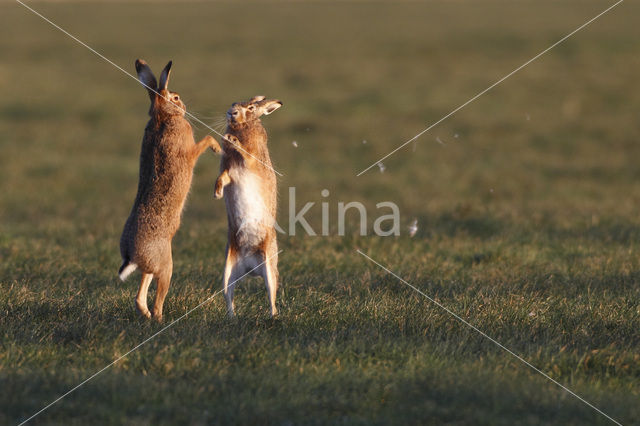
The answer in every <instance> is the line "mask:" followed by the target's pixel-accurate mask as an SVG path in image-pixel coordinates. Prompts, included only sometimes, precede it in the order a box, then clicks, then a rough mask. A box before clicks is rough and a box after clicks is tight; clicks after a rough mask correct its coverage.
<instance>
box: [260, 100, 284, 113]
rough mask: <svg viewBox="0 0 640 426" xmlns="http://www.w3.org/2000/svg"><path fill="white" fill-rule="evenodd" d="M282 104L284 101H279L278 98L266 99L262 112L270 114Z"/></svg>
mask: <svg viewBox="0 0 640 426" xmlns="http://www.w3.org/2000/svg"><path fill="white" fill-rule="evenodd" d="M281 106H282V102H280V101H277V100H269V101H264V104H263V106H262V113H263V114H264V115H269V114H271V113H272V112H273V111H275V110H277V109H278V108H280V107H281Z"/></svg>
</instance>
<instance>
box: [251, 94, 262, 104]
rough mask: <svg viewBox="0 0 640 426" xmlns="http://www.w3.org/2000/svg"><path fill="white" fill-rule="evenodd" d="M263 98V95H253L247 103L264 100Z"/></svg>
mask: <svg viewBox="0 0 640 426" xmlns="http://www.w3.org/2000/svg"><path fill="white" fill-rule="evenodd" d="M264 99H265V97H264V96H254V97H253V98H251V99H249V103H250V104H254V103H256V102H260V101H264Z"/></svg>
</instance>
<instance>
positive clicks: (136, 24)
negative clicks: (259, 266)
mask: <svg viewBox="0 0 640 426" xmlns="http://www.w3.org/2000/svg"><path fill="white" fill-rule="evenodd" d="M33 5H34V7H36V8H37V9H38V10H40V11H41V12H42V13H43V14H45V15H46V16H48V17H50V18H51V19H52V20H53V21H55V22H56V23H58V24H59V25H61V26H62V27H63V28H65V29H68V30H69V31H70V32H71V33H73V34H76V35H77V36H78V37H79V38H81V39H82V40H83V41H85V42H87V43H88V44H89V45H91V46H93V47H95V48H96V49H97V50H99V51H100V52H102V53H103V54H104V55H106V56H107V57H109V58H111V59H112V60H114V61H115V62H116V63H118V64H120V65H122V66H123V67H124V68H125V69H126V70H127V71H129V72H132V73H133V72H134V67H133V61H134V59H135V58H137V57H143V58H144V59H146V60H147V61H148V62H149V63H150V65H151V67H152V68H153V69H154V70H155V71H156V72H158V71H159V70H160V69H161V67H162V66H164V64H165V63H166V61H167V60H169V59H173V61H174V69H173V74H172V80H171V87H172V88H173V89H174V90H176V91H178V92H180V94H181V95H182V97H183V99H185V100H186V103H187V107H188V109H189V110H190V111H191V112H193V113H194V114H196V115H197V116H198V117H203V120H204V121H205V122H207V123H212V124H213V123H216V122H217V121H218V120H219V119H220V118H221V117H222V115H223V113H224V111H225V110H226V108H227V107H228V105H229V104H230V103H231V102H233V101H238V100H242V99H246V98H249V97H251V96H254V95H256V94H265V95H267V96H270V97H277V98H279V99H281V100H282V101H283V102H284V107H283V108H282V109H281V110H279V111H278V112H277V113H276V114H274V115H272V116H269V117H266V118H265V120H264V123H265V125H266V127H267V128H268V130H269V133H270V149H271V153H272V158H273V161H274V164H275V166H276V168H277V169H278V170H280V171H282V172H283V173H284V174H285V176H284V177H283V178H281V179H280V180H279V185H280V194H281V197H280V198H281V206H280V207H281V208H280V215H279V221H280V223H281V224H286V217H287V188H288V187H289V186H295V187H296V188H297V203H298V204H299V205H301V204H304V203H305V202H307V201H314V202H316V206H315V207H314V209H312V212H311V213H310V214H309V215H307V217H308V218H309V219H310V222H311V223H312V224H313V225H314V227H315V228H316V230H318V231H319V230H320V225H319V224H320V207H319V203H320V202H322V201H328V202H329V203H330V207H331V212H332V213H331V218H332V219H331V220H332V223H331V229H332V235H331V236H330V237H306V236H304V235H300V234H301V233H302V230H301V229H298V235H297V236H295V237H289V236H281V237H280V246H281V248H282V249H283V250H284V251H283V253H282V254H281V261H280V273H281V276H282V288H281V291H280V293H279V298H278V305H279V309H280V312H281V315H280V317H279V318H278V319H276V320H271V319H269V317H268V308H267V302H266V297H265V290H264V288H263V284H262V283H261V282H260V281H259V280H255V279H252V280H247V281H244V282H243V283H242V284H241V285H240V286H239V287H238V289H237V291H236V305H237V319H236V320H234V321H229V320H227V319H226V318H225V306H224V301H223V298H222V297H221V296H220V295H218V296H216V297H214V298H213V300H211V302H210V303H208V304H207V305H205V306H204V307H202V308H200V309H199V310H197V311H196V312H194V313H193V314H191V315H190V316H188V317H187V318H185V319H184V320H182V321H181V322H179V323H177V324H176V325H175V326H173V327H172V328H171V329H169V330H167V331H166V332H164V333H163V334H161V335H160V336H158V337H157V338H155V339H153V340H152V341H150V342H149V343H148V344H146V345H145V346H142V347H141V348H140V349H139V350H137V351H135V352H134V353H132V354H131V355H129V356H128V357H126V358H125V359H123V360H122V361H121V362H119V363H117V364H116V365H115V366H113V367H112V368H111V369H109V370H107V371H105V372H104V373H103V374H101V375H100V376H98V377H96V378H95V379H93V380H92V381H90V382H89V383H88V384H86V385H85V386H83V387H81V388H80V389H78V390H77V391H76V392H74V393H72V394H71V395H69V396H68V397H66V398H65V399H63V400H62V401H60V402H59V403H57V404H56V405H54V406H53V407H51V408H50V409H49V410H47V411H46V412H44V413H43V414H41V415H40V416H39V417H37V418H36V419H35V420H34V421H33V423H34V424H78V425H80V424H82V425H84V424H89V423H93V424H136V425H138V424H143V425H144V424H209V423H219V424H227V423H234V424H252V423H260V424H327V423H331V424H335V423H338V424H389V423H396V424H406V423H409V424H443V423H449V424H505V425H511V424H532V425H537V424H559V425H567V424H575V425H583V424H607V423H609V422H608V420H607V419H606V418H605V417H603V416H601V415H600V414H598V413H597V412H595V411H594V410H593V409H591V408H589V407H588V406H587V405H585V404H583V403H582V402H580V401H579V400H577V399H576V398H574V397H572V396H571V395H569V394H567V393H566V392H564V391H562V390H561V389H560V388H559V387H557V386H556V385H554V384H553V383H551V382H550V381H548V380H547V379H545V378H544V377H542V376H541V375H540V374H538V373H536V372H534V371H533V370H531V369H529V368H528V367H526V366H525V365H523V364H522V363H520V362H519V361H517V360H516V359H515V358H513V357H511V356H510V355H508V354H507V353H506V352H504V351H502V350H501V349H499V348H498V347H496V346H495V345H494V344H492V343H491V342H489V341H488V340H486V339H484V338H483V337H481V336H480V335H479V334H477V333H476V332H474V331H473V330H471V329H469V328H468V327H466V326H464V325H462V324H461V323H459V322H458V321H456V320H455V319H454V318H453V317H451V316H450V315H449V314H447V313H446V312H444V311H443V310H441V309H440V308H438V307H436V306H435V305H433V304H431V303H430V302H429V301H428V300H426V299H425V298H423V297H422V296H420V295H418V294H417V293H415V292H413V291H412V290H410V289H409V288H407V287H406V286H404V285H403V284H402V283H401V282H399V281H398V280H396V279H394V278H393V277H391V276H390V275H388V274H386V273H385V272H384V271H383V270H381V269H380V268H378V267H376V266H375V265H373V264H372V263H370V262H368V261H367V260H366V259H365V258H363V257H362V256H360V255H359V254H357V252H356V249H360V250H363V251H364V252H365V253H367V254H369V255H370V256H372V257H373V258H374V259H376V260H378V261H380V262H381V263H383V264H385V265H387V266H388V267H389V268H390V269H392V270H393V271H395V272H396V273H398V274H399V275H400V276H402V277H403V278H405V279H406V280H408V281H409V282H411V283H412V284H413V285H415V286H416V287H418V288H420V289H421V290H422V291H424V292H425V293H426V294H428V295H430V297H433V298H435V299H436V300H438V302H439V303H442V304H443V305H445V306H447V307H448V308H449V309H451V310H452V311H454V312H456V313H457V314H459V315H460V316H461V317H463V318H465V319H466V320H467V321H469V322H470V323H472V324H474V325H475V326H476V327H478V328H479V329H481V330H483V331H485V332H486V333H487V334H489V335H490V336H492V337H493V338H495V339H496V340H497V341H499V342H501V343H502V344H504V345H505V346H506V347H508V348H510V349H512V350H513V351H515V352H516V353H518V354H520V355H521V356H522V357H523V358H524V359H526V360H527V361H529V362H531V363H532V364H533V365H535V366H537V367H538V368H540V369H541V370H542V371H544V372H545V373H546V374H548V375H550V376H551V377H553V378H554V379H555V380H558V381H559V382H561V383H563V384H565V385H566V386H568V387H569V388H571V389H572V390H573V391H575V392H576V393H577V394H579V395H580V396H582V397H583V398H585V399H586V400H588V401H589V402H591V403H593V404H594V405H595V406H597V407H599V408H600V409H602V410H603V411H604V412H606V413H607V414H608V415H610V416H612V417H613V418H615V419H616V420H618V421H620V422H622V423H623V424H634V423H635V424H638V423H640V404H639V403H638V402H639V400H640V308H639V301H640V256H639V254H640V218H639V216H638V213H637V212H638V206H640V183H639V182H640V179H639V178H640V172H639V170H640V167H639V165H638V158H640V143H639V142H640V120H638V111H640V84H639V83H638V72H637V70H638V69H639V65H640V59H639V56H638V51H639V48H640V41H639V40H638V37H637V22H636V21H637V19H636V17H637V16H638V12H640V10H639V7H638V5H636V4H634V3H632V2H624V3H623V4H621V5H620V6H618V7H617V8H616V9H614V10H613V11H611V12H610V13H609V14H608V15H605V16H604V17H602V18H601V19H600V20H598V21H596V22H594V23H593V24H592V25H590V26H589V27H587V28H586V29H585V30H583V31H582V32H580V33H578V34H577V35H575V36H574V37H573V38H571V39H570V40H568V41H567V42H566V43H565V44H563V45H561V46H559V47H558V48H556V49H554V50H553V51H551V52H549V53H548V54H547V55H545V56H543V57H542V58H540V59H539V60H537V61H536V62H534V63H532V64H531V65H530V66H528V67H527V68H525V69H524V70H522V71H521V72H519V73H518V74H516V75H514V76H512V77H511V78H510V79H508V80H507V81H505V82H504V83H502V84H501V85H500V86H498V87H496V88H495V89H494V90H492V91H491V92H489V93H487V94H486V95H485V96H483V97H481V98H480V99H478V100H477V101H475V102H474V103H473V104H471V105H469V106H468V107H466V108H465V109H463V110H461V111H460V112H458V113H457V114H455V115H454V116H452V117H451V118H449V119H448V120H446V121H445V122H443V123H442V124H440V125H439V126H437V127H436V128H434V129H433V130H432V131H430V132H428V133H426V134H425V135H423V136H422V137H421V138H420V139H419V141H418V142H417V143H416V144H415V145H413V144H412V145H410V146H408V147H407V148H405V149H404V150H402V151H401V152H398V153H397V154H395V155H394V156H393V157H391V158H389V159H388V160H386V161H385V165H386V171H385V172H384V173H380V172H379V171H378V170H377V167H376V168H375V169H372V170H371V171H370V172H368V173H367V174H365V175H363V176H360V177H355V175H356V173H358V172H359V171H360V170H362V169H364V168H365V167H367V166H368V165H369V164H371V163H373V162H374V161H376V160H377V159H378V158H379V157H381V156H382V155H384V154H386V153H387V152H388V151H390V150H391V149H393V148H395V147H396V146H398V145H400V144H401V143H402V142H404V141H405V140H407V139H408V138H410V137H412V136H413V135H415V134H416V133H417V132H419V131H421V130H422V129H424V128H426V127H427V126H428V125H430V124H431V123H433V122H435V121H436V120H438V119H439V118H441V117H442V116H444V115H445V114H447V113H448V112H449V111H451V110H453V109H454V108H455V107H457V106H458V105H460V104H462V103H463V102H465V101H466V100H468V99H469V98H471V97H472V96H474V95H475V94H476V93H478V92H480V91H481V90H483V89H484V88H486V87H487V86H489V85H490V84H492V83H493V82H495V81H496V80H498V79H499V78H501V77H502V76H504V75H506V74H507V73H508V72H510V71H511V70H513V69H514V68H516V67H517V66H519V65H520V64H522V63H524V62H525V61H526V60H528V59H530V58H531V57H533V56H534V55H535V54H537V53H538V52H540V51H542V50H543V49H545V48H546V47H548V46H549V45H551V44H552V43H553V42H555V41H556V40H558V39H560V38H561V37H562V36H564V35H565V34H567V33H569V32H570V31H571V30H573V29H574V28H576V27H578V26H579V25H581V24H582V23H584V22H585V21H587V20H588V19H590V18H591V17H593V16H595V15H596V14H597V13H599V12H600V11H601V10H603V9H605V8H606V7H607V5H608V3H604V2H597V1H591V2H579V3H578V2H551V1H543V2H532V1H531V2H530V1H523V2H515V3H512V2H504V1H483V2H472V1H461V2H440V1H435V2H429V3H425V4H422V3H411V2H407V3H404V2H402V3H398V4H396V3H391V2H389V3H386V2H362V3H361V2H357V3H350V2H336V3H329V4H325V3H315V2H312V3H296V2H283V3H247V2H243V3H242V4H235V3H231V2H229V3H227V2H221V3H213V4H206V3H176V4H170V3H158V4H148V3H140V4H133V5H131V4H126V3H120V2H117V3H89V4H67V3H61V4H58V3H41V4H40V3H33ZM578 6H579V7H578ZM0 13H1V14H2V16H3V18H4V20H3V21H4V28H6V29H9V31H10V32H9V35H8V36H7V37H2V38H0V57H2V58H3V60H2V63H1V64H0V87H2V95H3V96H2V97H0V118H1V119H0V336H1V338H0V389H2V391H1V392H0V423H2V424H16V423H18V422H19V421H20V420H22V419H25V418H26V417H28V416H30V415H31V414H33V413H35V412H36V411H38V410H40V409H41V408H42V407H44V406H45V405H46V404H48V403H49V402H51V401H53V400H54V399H55V398H57V397H58V396H60V395H61V394H63V393H64V392H66V391H68V390H69V389H71V388H72V387H74V386H75V385H77V384H78V383H80V382H81V381H82V380H84V379H85V378H87V377H89V376H90V375H91V374H93V373H94V372H96V371H98V370H99V369H101V368H102V367H104V366H105V365H107V364H108V363H110V362H111V361H112V360H114V359H116V358H117V357H119V356H121V355H123V354H125V353H126V352H127V351H129V350H130V349H131V348H133V347H134V346H135V345H137V344H138V343H139V342H141V341H143V340H144V339H146V338H147V337H149V336H151V335H152V334H153V333H155V332H156V331H158V330H160V328H161V326H160V325H157V324H154V323H149V322H147V321H145V320H143V319H142V318H141V317H140V316H139V315H138V314H137V313H136V312H135V309H134V297H135V292H136V290H137V285H138V283H137V280H138V275H134V279H131V280H130V281H129V282H127V283H125V284H122V283H120V282H119V281H118V280H117V277H116V271H117V268H118V267H119V265H120V258H119V250H118V241H119V236H120V232H121V229H122V226H123V224H124V221H125V219H126V217H127V215H128V212H129V209H130V207H131V203H132V202H133V198H134V196H135V191H136V185H137V173H138V170H137V168H138V153H139V146H140V140H141V136H142V132H143V128H144V125H145V122H146V111H147V107H148V105H147V102H148V101H147V95H146V93H145V91H144V90H143V88H141V87H140V86H139V84H137V83H136V82H135V81H133V80H132V79H130V78H129V77H127V76H125V75H124V74H122V73H121V72H119V71H117V70H116V69H114V68H113V67H111V66H110V65H109V64H107V63H105V62H104V61H101V60H99V59H98V58H96V57H95V56H94V55H93V54H91V53H90V52H89V51H87V50H86V49H84V48H82V47H81V46H79V45H78V44H76V43H75V42H73V41H72V40H70V39H68V38H66V37H65V36H64V35H62V34H61V33H59V32H57V31H56V30H54V29H53V28H52V27H50V26H49V25H48V24H46V23H45V22H43V21H42V20H40V19H39V18H37V17H35V16H34V15H32V14H30V13H29V12H28V11H27V10H26V9H24V8H22V7H21V6H19V5H18V4H15V3H11V2H7V3H2V4H0ZM194 127H195V133H196V136H197V137H201V136H203V135H204V134H206V129H205V127H204V126H202V125H201V124H197V123H194ZM218 129H219V130H221V129H220V128H218ZM455 135H457V137H455ZM436 138H439V139H440V140H441V141H442V142H444V145H442V144H440V143H438V142H437V141H436ZM293 140H296V141H297V142H298V145H299V146H298V148H295V147H293V146H292V143H291V142H292V141H293ZM363 140H366V141H367V143H366V144H363V143H362V141H363ZM217 169H218V158H216V157H214V156H212V155H205V156H203V157H202V158H201V160H200V162H199V163H198V166H197V168H196V173H195V178H194V185H193V188H192V191H191V195H190V198H189V201H188V206H187V210H186V211H185V213H184V217H183V225H182V228H181V230H180V231H179V233H178V234H177V236H176V238H175V240H174V262H175V266H174V277H173V284H172V287H171V290H170V292H169V296H168V298H167V302H166V303H165V324H168V323H169V322H170V321H172V320H175V319H177V318H179V317H180V316H181V315H183V314H184V313H185V312H187V311H188V310H189V309H191V308H193V307H195V306H197V305H198V304H199V303H201V302H203V301H205V300H206V299H207V298H209V297H210V296H211V295H212V294H213V293H214V292H216V291H218V290H219V288H220V282H221V273H222V268H223V255H224V254H223V253H224V245H225V235H226V216H225V212H224V203H222V202H219V201H215V200H213V198H212V191H213V182H214V179H215V176H216V172H217ZM325 188H326V189H329V190H330V191H331V195H330V197H328V198H327V199H323V198H322V197H321V195H320V191H321V190H322V189H325ZM354 200H359V201H362V202H363V203H365V204H366V205H367V206H368V207H369V213H370V215H373V218H370V221H369V223H370V225H371V224H372V223H373V219H374V218H375V217H377V215H378V213H377V211H376V209H375V204H376V203H377V202H380V201H385V200H391V201H394V202H395V203H397V204H398V206H399V207H400V209H401V213H402V233H403V235H402V236H400V237H397V238H379V237H375V236H370V237H361V236H358V235H356V234H357V231H358V228H357V223H354V222H352V223H351V224H350V226H349V228H348V235H347V236H346V237H344V238H341V237H338V236H337V224H336V223H335V219H336V218H337V203H338V202H339V201H344V202H348V201H354ZM414 218H417V219H418V223H419V227H420V228H419V231H418V233H417V234H416V236H415V237H413V238H410V237H409V236H408V235H407V232H406V227H407V226H408V225H409V223H411V221H412V220H413V219H414ZM352 219H354V218H352Z"/></svg>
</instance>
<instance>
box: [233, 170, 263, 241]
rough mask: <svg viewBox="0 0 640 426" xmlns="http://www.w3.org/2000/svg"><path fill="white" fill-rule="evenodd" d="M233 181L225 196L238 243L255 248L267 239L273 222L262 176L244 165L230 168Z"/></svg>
mask: <svg viewBox="0 0 640 426" xmlns="http://www.w3.org/2000/svg"><path fill="white" fill-rule="evenodd" d="M229 177H230V178H231V183H230V184H229V185H228V186H227V187H226V188H225V190H224V198H225V202H226V205H227V212H228V214H229V220H231V221H232V222H233V223H232V224H230V225H231V226H232V229H234V230H235V232H236V240H237V242H238V245H239V246H240V247H242V248H243V249H252V248H254V247H256V246H258V245H259V244H260V243H261V242H262V240H263V239H264V237H265V235H266V232H267V229H268V228H269V227H271V226H273V224H274V218H273V217H271V215H270V213H269V210H268V209H267V206H266V204H265V202H264V198H263V189H262V184H261V181H260V177H259V176H257V175H256V174H254V173H252V172H251V171H249V170H247V169H245V168H239V167H232V168H231V170H229Z"/></svg>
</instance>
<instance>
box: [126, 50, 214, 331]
mask: <svg viewBox="0 0 640 426" xmlns="http://www.w3.org/2000/svg"><path fill="white" fill-rule="evenodd" d="M170 70H171V62H169V63H168V64H167V66H166V67H165V68H164V70H162V74H161V75H160V84H159V85H158V84H157V83H156V78H155V77H154V75H153V73H152V72H151V68H149V66H148V65H147V64H146V62H144V61H143V60H140V59H138V60H136V71H137V72H138V78H139V79H140V82H142V84H143V85H144V86H145V87H146V88H147V91H148V92H149V98H150V99H151V107H150V109H149V115H150V116H151V119H150V120H149V122H148V123H147V127H146V128H145V129H144V137H143V139H142V150H141V152H140V177H139V179H140V180H139V182H138V193H137V195H136V199H135V202H134V204H133V208H132V209H131V214H130V215H129V218H128V219H127V222H126V224H125V226H124V230H123V231H122V237H120V254H121V255H122V261H123V262H122V266H121V267H120V271H119V272H118V273H119V275H120V279H121V280H122V281H124V280H126V279H127V277H128V276H129V275H130V274H131V273H132V272H133V271H135V270H136V269H140V270H141V271H142V281H141V283H140V289H139V290H138V295H137V297H136V306H137V308H138V310H139V311H140V313H142V315H144V316H145V317H147V318H151V316H152V313H151V312H149V308H148V307H147V293H148V291H149V285H150V284H151V281H152V280H153V278H154V277H155V278H157V282H158V286H157V291H156V300H155V304H154V306H153V318H154V319H156V320H158V321H161V320H162V305H163V303H164V299H165V297H166V295H167V292H168V291H169V285H170V283H171V274H172V272H173V261H172V257H171V240H172V239H173V236H174V234H175V233H176V231H177V230H178V228H179V227H180V216H181V214H182V209H183V207H184V203H185V200H186V198H187V194H188V192H189V188H190V186H191V179H192V177H193V168H194V166H195V164H196V160H197V159H198V157H199V156H200V155H201V154H202V153H203V152H204V151H205V150H206V149H207V148H211V149H212V150H213V151H214V152H221V148H220V145H219V144H218V142H217V141H216V140H215V139H214V138H212V137H211V136H206V137H205V138H204V139H202V140H201V141H200V142H198V143H197V144H196V143H195V141H194V139H193V130H192V129H191V125H190V124H189V122H188V121H187V120H186V119H185V118H184V115H185V112H186V111H185V105H184V103H182V101H181V100H180V96H179V95H178V94H177V93H175V92H170V91H169V90H167V85H168V83H169V72H170Z"/></svg>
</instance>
